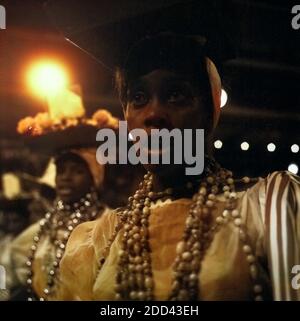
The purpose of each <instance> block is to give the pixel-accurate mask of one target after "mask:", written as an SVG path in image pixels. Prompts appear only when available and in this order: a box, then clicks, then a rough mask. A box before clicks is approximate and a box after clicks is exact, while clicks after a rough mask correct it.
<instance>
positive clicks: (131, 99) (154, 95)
mask: <svg viewBox="0 0 300 321" xmlns="http://www.w3.org/2000/svg"><path fill="white" fill-rule="evenodd" d="M125 119H126V120H127V122H128V128H129V130H132V129H135V128H141V129H144V130H146V132H147V133H148V135H149V134H150V131H151V129H162V128H167V129H169V130H171V129H174V128H179V129H181V130H183V129H185V128H191V129H197V128H200V129H201V128H203V129H206V133H207V132H209V131H210V130H211V128H209V127H208V126H209V125H208V123H209V121H208V119H209V115H208V112H207V108H206V107H205V104H204V102H203V99H202V97H201V95H200V94H199V92H198V90H197V88H195V87H194V86H193V85H192V82H191V81H189V80H188V79H186V78H184V77H182V76H180V75H179V74H176V73H174V72H171V71H167V70H154V71H152V72H151V73H149V74H147V75H144V76H142V77H141V78H139V79H137V80H136V81H135V82H134V83H133V84H131V85H130V86H129V90H128V101H127V105H126V109H125ZM171 154H172V153H171ZM144 166H145V168H146V170H149V171H151V172H153V173H154V177H155V180H156V181H157V183H156V185H157V187H158V185H159V187H164V186H165V185H167V186H170V185H171V186H172V185H174V184H175V180H174V177H176V182H179V181H180V180H181V179H182V180H185V179H186V177H185V175H184V169H185V166H184V165H175V164H171V165H161V164H159V165H151V164H148V165H144ZM175 173H176V175H175V176H174V174H175Z"/></svg>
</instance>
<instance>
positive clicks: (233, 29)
mask: <svg viewBox="0 0 300 321" xmlns="http://www.w3.org/2000/svg"><path fill="white" fill-rule="evenodd" d="M1 4H2V5H4V6H5V7H6V14H7V29H6V30H0V66H1V69H0V148H1V155H0V164H1V169H2V171H7V170H14V168H18V169H20V167H24V170H26V171H29V172H31V173H33V174H36V175H38V174H40V173H41V172H42V170H43V165H44V162H40V163H38V164H39V165H37V163H36V162H31V161H30V157H33V158H34V156H33V155H32V154H31V153H28V151H26V149H24V147H23V142H22V139H21V138H20V137H19V136H18V135H17V134H16V125H17V122H18V120H19V119H20V118H22V117H24V116H27V115H32V116H33V115H35V114H36V113H37V112H39V111H43V110H44V108H45V106H44V105H43V103H42V102H41V101H40V100H36V99H34V98H32V97H31V96H30V95H29V94H28V93H27V92H26V90H25V87H24V69H25V68H26V66H27V65H28V63H29V62H30V61H32V60H33V59H35V57H39V56H41V55H43V54H47V55H49V54H50V55H52V56H53V57H57V58H58V59H60V60H61V61H63V62H64V63H65V64H66V65H67V66H68V68H69V69H70V70H71V73H72V78H73V80H74V82H79V83H81V85H82V87H83V94H84V103H85V106H86V108H87V110H88V113H89V114H91V113H92V112H93V111H94V110H96V109H97V108H100V107H104V108H108V109H110V110H111V111H112V113H113V114H115V115H118V116H121V108H120V105H119V102H118V99H117V97H116V94H115V92H114V90H113V89H112V88H113V86H112V73H111V70H110V69H112V67H113V66H114V64H116V63H119V62H121V61H122V59H124V56H125V55H126V51H127V49H128V48H129V47H130V45H131V44H132V42H134V41H135V40H136V39H138V38H140V37H141V36H143V35H146V34H153V33H157V32H160V31H175V32H179V33H185V34H194V35H200V36H202V37H205V38H206V39H207V48H208V49H207V50H208V52H209V54H210V56H212V57H213V59H214V60H215V61H216V63H217V65H218V68H219V70H220V73H221V75H222V78H223V86H224V88H225V89H226V91H227V93H228V95H229V100H228V102H227V105H226V106H225V107H224V108H223V109H222V114H221V121H220V124H219V126H218V129H217V132H216V135H215V139H221V140H222V141H223V148H222V149H220V150H216V151H215V155H216V158H217V159H218V160H219V161H220V162H221V164H222V165H224V166H226V167H228V168H230V169H232V170H233V171H235V172H236V174H237V175H238V176H241V175H244V174H247V175H251V176H258V175H266V174H267V173H269V172H271V171H274V170H286V169H287V167H288V165H289V164H290V163H296V164H297V165H298V166H300V161H299V153H297V154H294V153H292V152H291V150H290V146H291V145H292V144H295V143H296V144H298V145H300V135H299V133H300V126H299V125H300V110H299V105H300V95H299V93H300V30H293V29H292V26H291V19H292V17H293V15H292V13H291V9H292V7H293V5H294V4H295V3H290V2H289V1H284V0H282V1H279V0H277V1H275V0H271V1H263V0H261V1H258V0H257V1H254V0H251V1H246V0H229V1H199V0H198V1H187V0H185V1H175V0H173V1H171V0H168V1H137V0H136V1H58V0H53V1H52V0H50V1H38V0H35V1H33V0H25V1H21V0H19V1H13V0H11V1H2V2H1ZM64 36H66V37H68V38H69V39H70V40H72V41H73V42H75V43H77V44H79V45H80V46H81V47H83V48H85V49H86V50H89V51H90V52H91V53H92V55H94V57H91V56H89V55H88V54H86V53H85V52H84V51H82V50H80V49H79V48H77V47H75V46H74V45H73V44H72V43H70V42H68V41H66V40H65V38H64ZM97 60H98V61H97ZM99 60H100V61H101V62H102V64H101V63H99ZM243 141H247V142H249V144H250V149H249V151H247V152H246V151H241V149H240V144H241V142H243ZM270 142H273V143H275V144H276V147H277V148H276V150H275V152H273V153H270V152H268V151H267V147H266V146H267V144H268V143H270ZM24 153H25V154H24ZM24 155H25V156H24ZM38 157H39V156H38ZM33 163H34V164H35V166H34V167H33V166H32V164H33Z"/></svg>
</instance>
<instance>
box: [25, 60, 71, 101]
mask: <svg viewBox="0 0 300 321" xmlns="http://www.w3.org/2000/svg"><path fill="white" fill-rule="evenodd" d="M26 75H27V84H28V86H29V88H30V89H31V91H32V92H33V93H35V94H36V95H38V96H46V97H49V96H53V95H55V94H56V93H57V92H59V91H60V90H62V89H64V88H65V87H66V86H67V83H68V76H67V73H66V71H65V68H64V67H63V66H62V65H61V64H60V63H59V62H56V61H52V60H40V61H37V62H34V63H33V64H32V65H31V66H30V67H29V68H28V71H27V74H26Z"/></svg>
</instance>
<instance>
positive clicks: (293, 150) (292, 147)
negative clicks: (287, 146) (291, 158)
mask: <svg viewBox="0 0 300 321" xmlns="http://www.w3.org/2000/svg"><path fill="white" fill-rule="evenodd" d="M291 151H292V153H298V152H299V145H297V144H294V145H292V146H291Z"/></svg>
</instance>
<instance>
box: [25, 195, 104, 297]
mask: <svg viewBox="0 0 300 321" xmlns="http://www.w3.org/2000/svg"><path fill="white" fill-rule="evenodd" d="M101 207H102V205H101V203H100V202H99V200H98V197H97V194H96V193H95V192H91V193H88V194H86V196H85V197H83V198H81V199H80V201H79V202H76V203H74V204H73V206H70V205H65V204H64V203H63V202H62V201H61V200H58V201H56V204H55V206H54V207H53V209H52V211H50V212H47V213H46V215H45V217H44V218H43V219H41V220H40V222H39V225H40V228H39V231H38V232H37V234H36V235H35V236H34V238H33V244H32V246H31V249H30V255H29V256H28V259H27V261H26V266H27V268H28V274H27V286H28V288H27V291H28V294H29V297H28V301H33V300H36V299H38V300H39V301H45V300H46V298H47V297H49V296H50V295H51V294H53V292H54V285H55V280H56V277H57V273H58V267H59V263H60V260H61V258H62V257H63V254H64V251H65V247H66V244H67V242H68V239H69V236H70V234H71V232H72V231H73V229H74V228H75V227H76V226H77V225H79V224H80V223H83V222H86V221H91V220H94V219H95V218H96V217H97V215H98V213H99V210H100V209H101ZM59 229H61V230H62V231H63V237H62V239H59V238H58V230H59ZM45 235H49V236H50V240H51V243H52V244H53V245H54V246H55V259H54V261H53V262H52V264H50V267H49V270H48V278H47V286H46V287H45V288H44V290H43V292H44V296H42V297H40V298H37V297H36V295H35V292H34V290H33V288H32V285H33V274H34V273H33V261H34V258H35V253H36V251H37V249H38V245H39V242H40V240H41V238H42V236H45Z"/></svg>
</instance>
